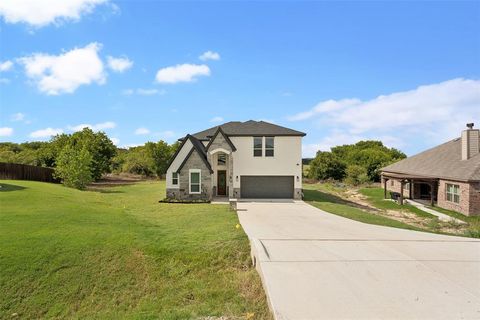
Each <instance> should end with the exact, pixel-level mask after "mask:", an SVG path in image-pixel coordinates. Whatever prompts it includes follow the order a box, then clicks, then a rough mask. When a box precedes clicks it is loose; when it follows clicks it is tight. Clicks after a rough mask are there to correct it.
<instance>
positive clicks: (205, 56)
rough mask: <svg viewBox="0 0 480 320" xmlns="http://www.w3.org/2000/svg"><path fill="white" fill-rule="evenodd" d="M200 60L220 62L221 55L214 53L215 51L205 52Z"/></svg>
mask: <svg viewBox="0 0 480 320" xmlns="http://www.w3.org/2000/svg"><path fill="white" fill-rule="evenodd" d="M198 59H200V60H202V61H207V60H220V54H219V53H218V52H214V51H210V50H209V51H205V52H204V53H202V54H201V55H200V56H199V57H198Z"/></svg>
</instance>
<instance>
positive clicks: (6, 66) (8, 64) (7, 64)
mask: <svg viewBox="0 0 480 320" xmlns="http://www.w3.org/2000/svg"><path fill="white" fill-rule="evenodd" d="M12 67H13V62H12V61H10V60H7V61H4V62H0V72H5V71H9V70H11V69H12Z"/></svg>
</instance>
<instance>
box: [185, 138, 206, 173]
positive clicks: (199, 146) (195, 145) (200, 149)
mask: <svg viewBox="0 0 480 320" xmlns="http://www.w3.org/2000/svg"><path fill="white" fill-rule="evenodd" d="M186 140H190V141H191V142H192V149H191V150H190V152H189V153H188V154H187V156H186V157H185V159H183V162H182V164H180V166H179V167H178V169H177V172H180V171H181V170H182V168H183V166H184V165H185V164H186V163H187V161H188V159H189V158H190V157H191V155H192V154H193V152H195V151H196V152H197V153H198V155H199V156H200V159H201V160H202V162H203V163H204V164H205V166H206V167H207V169H208V170H209V171H210V173H213V169H212V166H211V165H210V163H209V162H208V159H207V153H206V150H205V147H204V146H203V143H201V142H200V141H198V139H196V138H195V137H193V136H191V135H189V134H187V136H186V137H185V139H184V141H186Z"/></svg>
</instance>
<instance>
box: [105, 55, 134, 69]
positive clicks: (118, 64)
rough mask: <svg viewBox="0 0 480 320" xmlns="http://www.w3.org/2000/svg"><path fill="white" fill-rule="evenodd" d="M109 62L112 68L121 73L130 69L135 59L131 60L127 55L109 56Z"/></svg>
mask: <svg viewBox="0 0 480 320" xmlns="http://www.w3.org/2000/svg"><path fill="white" fill-rule="evenodd" d="M107 63H108V67H109V68H110V69H112V70H113V71H115V72H120V73H121V72H124V71H126V70H128V69H130V68H131V67H132V66H133V61H131V60H129V59H128V58H127V57H123V58H114V57H111V56H108V57H107Z"/></svg>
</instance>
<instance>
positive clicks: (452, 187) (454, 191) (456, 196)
mask: <svg viewBox="0 0 480 320" xmlns="http://www.w3.org/2000/svg"><path fill="white" fill-rule="evenodd" d="M445 188H446V191H447V201H450V202H455V203H460V186H459V185H458V184H450V183H447V184H446V186H445Z"/></svg>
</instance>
